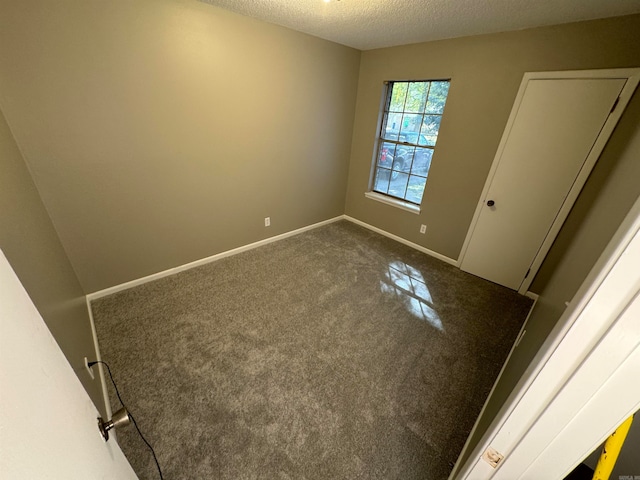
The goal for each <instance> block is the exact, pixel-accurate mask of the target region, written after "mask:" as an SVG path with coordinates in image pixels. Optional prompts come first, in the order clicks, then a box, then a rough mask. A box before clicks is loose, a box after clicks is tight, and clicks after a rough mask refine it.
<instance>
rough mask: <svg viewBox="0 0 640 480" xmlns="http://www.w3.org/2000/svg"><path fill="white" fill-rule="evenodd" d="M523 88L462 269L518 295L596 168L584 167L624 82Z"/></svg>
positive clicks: (543, 82) (536, 82)
mask: <svg viewBox="0 0 640 480" xmlns="http://www.w3.org/2000/svg"><path fill="white" fill-rule="evenodd" d="M525 82H526V83H525V84H523V86H522V87H521V92H522V88H524V94H522V93H521V95H519V98H518V100H517V101H516V104H515V105H514V107H513V111H512V114H511V118H510V121H509V124H508V126H507V129H506V130H505V133H504V134H503V139H502V142H501V144H500V149H499V150H498V154H497V155H496V159H495V160H494V167H493V168H492V172H491V173H490V176H489V179H488V180H487V182H488V183H487V185H486V186H485V190H484V192H483V198H482V199H481V205H480V206H479V207H478V211H477V212H476V216H475V217H474V223H473V224H472V226H471V229H470V234H469V235H468V237H467V242H465V248H464V249H463V257H462V262H461V265H460V268H462V270H464V271H467V272H469V273H472V274H474V275H477V276H479V277H482V278H486V279H487V280H491V281H492V282H495V283H498V284H500V285H504V286H506V287H509V288H512V289H515V290H517V289H519V288H520V287H521V285H522V284H523V282H524V281H525V278H526V277H527V276H528V274H529V273H530V272H529V270H530V269H531V267H532V264H533V262H534V259H535V258H536V256H537V255H538V254H539V252H540V250H541V247H542V246H543V243H545V240H546V239H547V237H548V235H549V234H550V233H552V234H553V236H554V237H555V235H556V234H557V231H556V232H551V231H552V226H553V224H554V222H555V221H557V217H558V215H559V212H560V211H561V209H562V208H563V205H564V204H565V201H566V200H567V198H568V197H569V193H570V190H571V189H572V187H573V188H575V184H576V183H579V182H577V179H578V177H579V175H580V176H581V177H583V180H582V183H584V181H585V180H586V176H587V175H588V172H586V174H585V172H584V170H583V169H584V168H588V169H589V171H590V169H591V168H592V166H593V164H594V163H595V159H594V160H593V161H592V162H591V165H588V167H587V166H586V163H588V162H587V159H588V157H589V155H590V153H591V152H592V149H593V147H594V144H596V141H599V136H600V135H601V132H603V127H604V125H605V123H606V122H607V120H608V118H609V116H610V114H612V112H613V111H614V109H615V108H616V107H615V105H616V103H617V102H618V97H619V96H620V93H621V91H622V90H623V88H624V86H625V84H626V83H627V79H626V78H560V79H555V78H549V79H528V80H527V79H526V77H525ZM618 117H619V115H618ZM616 121H617V119H616ZM611 130H612V128H611ZM605 134H606V135H608V134H610V132H608V133H605ZM605 141H606V139H605ZM596 158H597V157H596ZM581 172H582V173H581ZM581 186H582V185H579V187H578V188H581ZM578 191H579V190H578ZM575 196H577V193H576V195H574V199H575ZM574 199H572V200H571V201H572V202H573V200H574ZM567 213H568V210H567ZM558 229H559V227H558ZM551 241H552V239H551ZM547 243H549V246H550V242H547ZM547 249H548V248H547ZM544 253H545V254H546V252H544ZM542 258H544V256H543V257H542ZM534 274H535V272H534Z"/></svg>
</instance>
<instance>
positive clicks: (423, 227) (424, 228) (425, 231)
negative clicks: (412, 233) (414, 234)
mask: <svg viewBox="0 0 640 480" xmlns="http://www.w3.org/2000/svg"><path fill="white" fill-rule="evenodd" d="M420 233H427V226H426V225H420Z"/></svg>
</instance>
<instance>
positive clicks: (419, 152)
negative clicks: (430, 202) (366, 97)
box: [372, 80, 449, 205]
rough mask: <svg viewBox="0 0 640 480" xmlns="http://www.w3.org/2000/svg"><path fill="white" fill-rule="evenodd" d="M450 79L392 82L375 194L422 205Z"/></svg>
mask: <svg viewBox="0 0 640 480" xmlns="http://www.w3.org/2000/svg"><path fill="white" fill-rule="evenodd" d="M448 93H449V80H432V81H420V82H389V83H388V84H387V92H386V101H385V103H384V110H383V112H382V115H383V118H382V122H381V127H380V133H379V136H378V142H377V144H378V150H377V154H376V162H375V165H374V169H375V171H374V175H373V185H372V190H373V191H374V192H377V193H380V194H383V195H387V196H389V197H394V198H396V199H400V200H403V201H406V202H409V203H411V204H415V205H420V202H422V195H423V194H424V187H425V185H426V183H427V176H428V175H429V168H430V167H431V158H432V157H433V149H434V147H435V145H436V140H437V139H438V130H439V129H440V121H441V120H442V112H443V111H444V104H445V102H446V101H447V94H448Z"/></svg>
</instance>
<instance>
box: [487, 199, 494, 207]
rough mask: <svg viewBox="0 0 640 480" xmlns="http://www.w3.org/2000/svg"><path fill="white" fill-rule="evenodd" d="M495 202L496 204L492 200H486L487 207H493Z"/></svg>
mask: <svg viewBox="0 0 640 480" xmlns="http://www.w3.org/2000/svg"><path fill="white" fill-rule="evenodd" d="M495 204H496V202H494V201H493V200H489V201H487V206H488V207H493V206H494V205H495Z"/></svg>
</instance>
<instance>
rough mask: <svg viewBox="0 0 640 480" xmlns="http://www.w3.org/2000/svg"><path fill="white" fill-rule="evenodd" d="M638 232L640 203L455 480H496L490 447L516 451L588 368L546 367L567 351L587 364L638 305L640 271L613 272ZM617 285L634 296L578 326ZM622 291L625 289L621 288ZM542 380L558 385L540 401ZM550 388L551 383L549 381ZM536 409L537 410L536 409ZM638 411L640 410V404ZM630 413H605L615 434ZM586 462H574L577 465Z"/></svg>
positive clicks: (639, 241)
mask: <svg viewBox="0 0 640 480" xmlns="http://www.w3.org/2000/svg"><path fill="white" fill-rule="evenodd" d="M639 232H640V198H639V199H638V200H637V201H636V202H635V204H634V206H633V207H632V209H631V210H630V212H629V214H628V215H627V217H626V218H625V220H624V221H623V222H622V224H621V226H620V227H619V229H618V231H617V232H616V233H615V235H614V236H613V237H612V239H611V241H610V242H609V244H608V246H607V248H606V249H605V251H604V252H603V254H602V255H601V256H600V258H599V259H598V261H597V262H596V265H595V266H594V267H593V268H592V270H591V272H590V273H589V275H588V276H587V278H586V279H585V281H584V282H583V284H582V286H581V287H580V289H579V290H578V292H577V293H576V295H575V297H574V298H573V300H572V301H571V302H570V303H569V306H568V308H567V309H566V310H565V312H564V314H563V315H562V317H561V318H560V320H559V321H558V323H557V324H556V326H555V327H554V329H553V330H552V332H551V333H550V334H549V336H548V337H547V340H546V341H545V343H544V345H543V346H542V348H541V349H540V351H539V352H538V354H537V355H536V356H535V358H534V359H533V361H532V362H531V364H530V365H529V367H528V368H527V370H526V371H525V373H524V375H523V376H522V377H521V379H520V381H519V382H518V384H517V385H516V387H515V388H514V390H513V392H512V393H511V394H510V395H509V397H508V399H507V401H506V402H505V404H504V405H503V406H502V408H501V409H500V411H499V412H498V415H497V416H496V418H495V419H494V420H493V422H492V424H491V425H490V427H489V428H488V430H487V432H486V433H485V435H484V436H483V437H482V439H481V440H480V442H479V443H478V445H477V446H476V448H475V449H474V450H473V452H472V454H471V455H470V456H469V458H468V460H467V462H466V463H465V464H464V465H463V466H462V468H461V469H460V470H459V472H458V473H457V474H456V475H455V476H454V475H453V473H452V475H451V476H450V480H478V479H482V480H487V479H490V478H492V477H493V475H494V474H495V473H496V472H497V471H498V470H493V469H492V468H491V467H489V465H488V464H486V463H484V462H483V461H482V460H480V461H479V459H480V457H481V455H482V453H483V452H484V451H485V450H486V449H487V448H488V447H489V446H491V445H493V444H495V443H496V439H498V438H499V436H500V435H502V436H503V437H508V440H509V443H510V444H511V445H514V446H517V445H518V444H519V443H520V442H521V441H522V440H523V439H524V438H525V437H526V435H527V434H528V433H529V431H530V430H531V428H532V426H533V425H534V424H535V422H536V421H537V420H538V419H539V418H541V417H542V415H544V410H545V408H547V407H548V406H549V405H550V404H551V402H552V401H553V400H554V398H555V396H556V394H557V392H559V391H560V390H561V389H562V388H563V387H564V386H565V385H567V384H568V383H569V382H570V381H571V379H572V377H573V376H574V374H575V373H576V372H577V371H579V370H580V369H581V368H585V367H584V366H583V365H582V364H581V362H580V361H579V360H580V358H578V357H577V356H576V358H575V362H574V363H573V364H571V365H566V366H565V368H564V369H558V368H557V366H555V367H553V366H550V367H549V366H548V365H547V364H548V363H549V360H550V359H551V358H552V356H553V355H555V354H556V353H558V352H560V351H562V350H565V351H566V350H570V351H575V352H581V355H582V358H585V357H586V356H587V355H588V354H589V353H590V352H592V351H593V350H594V349H595V347H596V346H597V345H598V342H599V341H600V339H601V338H603V336H604V334H605V333H606V332H607V329H608V328H609V327H611V325H613V324H614V323H615V321H616V320H617V319H618V317H619V314H620V312H622V311H624V310H625V308H626V307H627V306H628V305H630V304H631V302H632V301H633V300H634V299H635V300H636V301H637V294H638V292H637V290H638V286H639V285H640V271H639V270H638V269H637V268H630V269H627V270H626V274H625V275H626V276H625V277H623V278H621V277H620V275H621V274H620V273H619V271H617V272H614V271H613V269H614V267H615V266H616V265H624V260H625V259H624V258H621V257H623V256H624V255H625V253H626V252H629V251H631V249H632V248H636V249H637V248H638V246H639V245H640V233H639ZM616 284H617V285H622V286H625V287H626V288H627V289H628V290H629V291H628V292H627V293H626V294H625V295H621V296H620V297H619V298H618V299H617V301H609V300H607V301H605V302H601V303H600V304H599V305H598V309H599V315H598V316H596V317H592V318H590V319H589V322H584V321H583V322H580V323H578V324H577V325H576V323H577V322H578V321H579V320H580V319H581V317H582V316H583V315H585V309H586V308H587V307H588V306H590V303H591V302H592V300H594V295H595V294H596V293H597V292H598V291H599V289H601V288H604V287H606V286H608V285H616ZM618 289H620V288H619V287H618ZM634 290H635V292H634ZM573 327H577V328H578V329H580V330H578V331H579V332H580V335H578V336H575V335H572V336H571V338H568V337H567V334H568V333H569V331H570V330H571V329H572V328H573ZM587 327H588V328H587ZM543 374H546V375H552V376H553V377H554V381H553V382H551V383H549V384H548V386H549V389H548V390H547V394H546V395H538V394H537V393H534V392H531V391H530V390H531V387H532V385H533V384H534V382H535V381H536V379H537V378H539V377H540V376H541V375H543ZM546 382H549V379H548V378H547V379H546ZM525 400H526V401H527V402H528V403H529V408H528V409H527V410H525V411H524V412H516V408H517V407H518V406H519V405H520V404H521V403H523V402H524V401H525ZM532 405H533V406H534V408H531V406H532ZM635 406H640V404H636V405H635ZM618 410H620V408H618ZM630 411H632V410H629V408H627V409H626V410H625V412H624V413H620V412H616V410H615V409H611V410H609V411H606V412H602V415H607V416H608V417H609V418H610V426H611V429H613V428H615V426H616V422H618V421H619V420H620V419H623V417H624V415H625V414H627V413H629V412H630ZM578 414H579V412H578V411H576V412H575V415H574V417H575V416H577V415H578ZM571 420H572V418H568V419H567V418H565V419H562V420H560V419H558V421H562V422H563V423H565V424H567V425H568V424H569V423H570V422H571ZM603 438H604V437H603ZM501 453H503V454H505V453H506V456H507V458H508V453H509V452H501ZM582 453H583V454H584V455H583V456H585V455H587V454H588V453H590V450H588V448H587V449H586V450H585V451H584V452H582ZM537 455H538V453H537V452H531V459H530V463H532V462H533V461H534V460H535V457H537ZM580 455H582V454H580ZM580 455H578V456H580ZM583 456H582V457H580V458H575V459H573V460H575V461H576V463H578V462H579V461H581V460H582V458H583Z"/></svg>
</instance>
